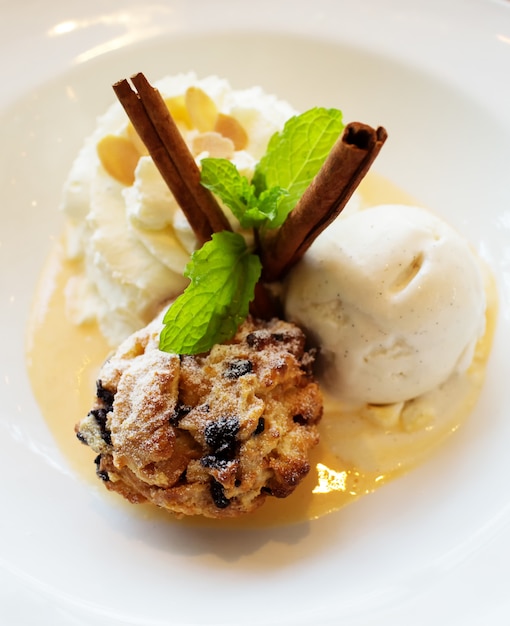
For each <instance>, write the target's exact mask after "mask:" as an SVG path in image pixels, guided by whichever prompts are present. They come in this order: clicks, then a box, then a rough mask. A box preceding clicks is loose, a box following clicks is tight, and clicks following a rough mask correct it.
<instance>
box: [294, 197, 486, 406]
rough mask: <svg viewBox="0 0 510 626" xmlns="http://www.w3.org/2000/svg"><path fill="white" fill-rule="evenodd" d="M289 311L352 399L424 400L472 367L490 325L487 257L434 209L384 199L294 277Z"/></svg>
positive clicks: (321, 240) (344, 396) (326, 377)
mask: <svg viewBox="0 0 510 626" xmlns="http://www.w3.org/2000/svg"><path fill="white" fill-rule="evenodd" d="M285 308H286V315H287V318H288V319H289V320H291V321H294V322H296V323H298V324H299V325H301V326H302V327H303V328H304V329H305V330H306V331H307V332H308V333H309V335H310V337H311V338H312V339H313V340H314V341H315V342H316V343H317V344H318V345H319V346H320V350H321V360H322V376H323V382H324V384H325V385H326V388H328V389H329V391H330V392H331V393H332V394H333V395H335V396H336V397H338V398H339V399H341V400H345V401H346V402H350V403H355V404H357V403H359V404H362V403H371V404H386V403H394V402H401V401H405V400H409V399H411V398H415V397H417V396H419V395H421V394H423V393H425V392H427V391H429V390H431V389H433V388H435V387H437V386H438V385H440V384H441V383H442V382H444V381H445V380H446V379H448V378H449V377H450V375H452V374H454V373H455V372H460V371H464V370H466V369H467V367H468V366H469V364H470V363H471V361H472V358H473V352H474V348H475V345H476V342H477V340H478V339H479V338H480V337H481V336H482V335H483V332H484V329H485V308H486V302H485V293H484V282H483V275H482V271H481V267H480V262H479V260H478V258H477V256H476V254H475V253H474V252H473V251H472V249H471V248H470V246H469V244H468V243H467V242H466V241H465V240H464V239H463V238H462V237H461V236H460V235H459V234H458V233H457V232H456V231H455V230H454V229H453V228H451V227H450V226H448V225H447V224H446V223H444V222H443V221H441V220H440V219H438V218H437V217H436V216H434V215H433V214H432V213H430V212H429V211H426V210H424V209H421V208H418V207H413V206H404V205H381V206H375V207H371V208H368V209H364V210H361V211H358V212H355V213H353V214H351V215H349V216H347V217H345V218H341V219H338V220H336V222H335V223H334V224H332V225H331V226H330V227H329V228H328V229H326V231H325V232H324V233H323V234H322V235H321V236H320V237H318V239H317V240H316V241H315V242H314V244H313V245H312V247H311V248H310V249H309V251H308V252H307V253H306V255H305V257H304V259H303V260H302V261H301V262H300V263H299V264H298V265H297V266H296V267H295V268H294V270H293V271H292V273H291V275H290V276H289V279H288V283H287V289H286V300H285Z"/></svg>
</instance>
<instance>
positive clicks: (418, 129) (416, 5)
mask: <svg viewBox="0 0 510 626" xmlns="http://www.w3.org/2000/svg"><path fill="white" fill-rule="evenodd" d="M28 8H29V9H30V10H27V9H28ZM2 15H3V19H2V21H1V22H0V35H1V36H0V53H1V56H2V58H3V59H4V63H3V64H2V67H1V69H0V76H1V78H2V84H3V89H2V90H1V92H0V117H1V122H2V133H3V140H2V143H1V145H0V155H1V157H0V159H1V160H0V163H1V168H0V180H1V189H2V203H1V205H0V224H1V228H0V267H1V273H0V302H1V305H0V327H1V329H2V343H1V346H2V350H1V353H0V468H1V469H0V476H1V481H2V513H1V520H2V529H3V532H2V534H1V538H0V621H1V623H4V624H9V626H19V625H22V624H29V623H37V624H39V625H41V626H46V625H48V626H49V625H50V624H51V625H52V626H64V625H66V626H68V625H69V624H87V625H89V626H106V625H108V626H111V625H112V624H123V625H127V624H140V625H143V626H156V625H157V626H160V625H163V624H174V625H182V626H184V625H191V624H193V625H206V624H207V625H214V624H216V625H217V624H222V625H228V624H236V625H240V624H241V625H253V626H254V625H262V624H265V625H269V624H272V625H275V626H276V625H290V624H292V625H294V626H296V625H311V624H320V625H327V624H338V623H346V624H349V625H350V626H358V625H363V626H368V625H372V624H373V625H376V624H377V626H384V625H386V624H388V625H389V624H391V625H392V626H400V625H404V624H409V623H412V624H413V625H414V626H420V625H428V624H431V623H434V622H438V623H453V624H463V626H470V625H472V626H474V625H478V624H481V623H488V624H491V625H497V624H508V621H509V619H510V601H509V599H508V593H507V586H508V580H509V579H510V493H509V491H508V489H507V477H508V476H509V475H510V455H509V454H508V446H509V443H510V421H509V420H508V414H509V412H510V400H509V396H508V393H507V389H506V386H507V385H508V374H509V372H508V369H509V368H508V358H507V349H508V345H510V315H509V310H510V308H509V299H510V244H509V242H510V209H509V207H510V186H509V185H508V167H509V164H510V81H508V63H509V55H510V3H509V2H508V1H507V0H499V1H498V0H468V1H466V0H449V1H448V2H443V0H429V2H427V3H424V2H421V1H420V0H363V1H359V0H334V1H333V0H315V1H314V2H306V1H304V0H302V1H299V0H297V1H296V0H281V1H280V2H274V1H272V0H258V1H257V2H256V3H255V2H252V3H247V2H245V3H239V2H235V1H234V0H216V2H214V3H212V2H207V1H206V0H196V1H195V2H193V3H191V2H185V1H184V0H169V1H168V2H165V3H161V2H160V3H143V4H141V3H137V2H134V0H126V1H125V2H123V3H122V6H120V4H119V3H118V2H116V1H115V0H89V2H87V3H83V4H78V3H68V2H64V1H63V0H48V1H47V2H45V3H36V2H31V3H29V6H27V3H15V2H11V1H10V0H4V1H3V2H2ZM187 70H195V71H196V72H197V73H198V74H199V75H202V76H204V75H207V74H211V73H216V74H218V75H220V76H224V77H226V78H228V79H229V80H230V82H231V83H232V85H234V86H235V87H238V88H241V87H247V86H250V85H253V84H261V85H262V86H263V87H264V88H265V90H266V91H269V92H274V93H277V94H278V95H279V96H280V97H282V98H285V99H288V100H289V101H290V102H291V103H292V104H293V105H294V106H295V107H296V108H301V109H305V108H307V107H310V106H314V105H317V104H321V105H325V106H335V107H339V108H342V109H343V110H344V114H345V117H346V118H347V119H348V120H352V119H360V120H363V121H365V122H367V123H370V124H373V125H378V124H382V125H384V126H385V127H386V128H387V129H388V131H389V134H390V139H389V140H388V142H387V145H386V146H385V148H384V151H383V153H381V156H380V157H379V159H378V161H377V164H376V169H377V170H378V171H379V172H380V173H382V174H383V175H385V176H386V177H388V178H389V179H390V180H392V181H393V182H394V183H396V184H397V185H399V186H400V187H401V188H403V189H404V190H405V191H407V192H409V193H410V194H412V195H413V196H414V197H416V198H417V199H418V200H419V201H420V202H421V203H424V204H426V205H428V206H430V207H431V208H434V209H435V210H436V211H437V212H439V213H440V214H441V215H443V216H444V217H445V218H446V219H447V220H448V221H450V222H451V223H452V224H454V225H455V226H456V227H457V228H458V229H459V230H460V231H461V232H462V233H464V234H465V235H466V236H467V237H468V238H469V239H470V240H471V241H472V242H473V243H474V245H475V246H476V248H477V250H478V251H479V253H480V254H481V256H482V257H483V258H484V259H485V260H486V261H487V262H488V263H489V264H490V266H491V267H492V269H493V271H494V273H495V276H496V280H497V283H498V290H499V297H500V313H499V322H498V328H497V332H496V340H495V346H494V350H493V354H492V358H491V361H490V365H489V369H488V373H487V382H486V385H485V387H484V391H483V394H482V396H481V398H480V401H479V403H478V405H477V407H476V410H475V411H474V412H473V414H472V415H471V417H470V419H469V420H468V422H467V424H466V425H465V426H464V427H463V428H462V429H461V430H460V431H459V432H458V433H456V435H455V437H453V438H452V439H451V440H450V441H449V442H448V443H447V445H446V446H445V447H443V448H442V449H441V450H440V451H439V452H438V453H437V454H436V455H435V456H434V458H432V459H430V460H429V461H428V462H427V463H426V464H425V465H423V466H421V467H420V468H418V469H417V470H415V471H414V472H412V473H411V474H409V475H407V476H405V477H404V478H402V479H400V480H398V481H396V482H393V483H391V484H389V485H387V486H385V487H383V488H381V489H380V490H379V491H378V492H377V493H375V494H372V495H370V496H367V497H365V498H363V499H362V500H360V501H359V502H357V503H355V504H353V505H351V506H349V507H347V508H345V509H343V510H341V511H340V512H338V513H335V514H331V515H329V516H327V517H324V518H321V519H319V520H315V521H312V522H308V523H302V524H295V525H290V526H286V527H276V528H265V529H261V528H259V529H251V530H249V529H243V530H232V529H231V530H227V529H225V528H222V527H221V525H220V524H218V525H216V526H214V525H205V526H196V525H194V526H190V525H186V524H181V523H171V522H169V521H168V520H166V519H165V518H164V517H162V516H146V515H145V514H144V513H140V512H139V510H137V509H136V508H135V507H128V506H125V505H123V504H119V502H118V499H117V498H115V497H112V496H111V494H107V493H106V492H103V490H102V488H101V486H100V485H95V484H91V483H89V482H87V481H85V480H84V479H83V478H82V477H81V476H79V475H77V474H76V473H75V472H74V471H73V469H72V467H71V464H70V462H69V459H68V458H67V457H66V456H65V455H64V454H63V453H62V452H61V451H60V450H59V448H58V447H57V444H56V443H55V441H54V440H53V438H52V436H51V433H50V432H49V430H48V428H47V426H46V424H45V422H44V419H43V417H42V416H41V414H40V412H39V409H38V407H37V404H36V403H35V400H34V398H33V396H32V393H31V389H30V385H29V381H28V378H27V373H26V356H25V332H26V323H27V318H28V314H29V311H30V306H31V301H32V298H33V293H34V289H35V286H36V283H37V280H38V276H39V272H40V268H41V265H42V263H43V262H44V259H45V258H46V256H47V255H48V253H49V250H50V249H51V246H52V244H53V242H54V241H55V239H56V238H58V236H59V233H60V230H61V228H62V219H61V216H60V215H59V213H58V210H57V207H58V203H59V193H60V188H61V185H62V183H63V181H64V178H65V175H66V173H67V171H68V169H69V166H70V164H71V162H72V160H73V158H74V156H75V154H76V152H77V150H78V148H79V146H80V144H81V142H82V140H83V138H84V136H85V135H86V134H88V133H89V132H90V131H91V130H92V129H93V127H94V122H95V117H96V115H98V114H100V113H101V112H102V111H103V110H104V108H105V107H106V105H107V104H109V103H110V102H111V101H112V100H113V93H112V92H111V91H110V85H111V83H113V82H114V81H115V80H117V79H119V78H122V77H124V76H129V75H130V74H133V73H135V72H137V71H143V72H145V73H146V74H147V76H148V77H149V78H150V79H152V80H155V79H157V78H159V77H160V76H162V75H164V74H172V73H176V72H179V71H187ZM69 349H70V350H72V349H73V346H69ZM51 359H52V355H51V354H48V361H51ZM54 384H55V385H59V381H58V380H55V381H54ZM78 418H79V416H74V415H70V416H69V428H70V431H72V425H73V424H74V422H75V421H76V420H77V419H78ZM70 435H71V436H72V433H71V432H70Z"/></svg>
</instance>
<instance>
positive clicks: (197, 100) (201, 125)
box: [185, 87, 218, 133]
mask: <svg viewBox="0 0 510 626" xmlns="http://www.w3.org/2000/svg"><path fill="white" fill-rule="evenodd" d="M185 102H186V109H187V110H188V113H189V116H190V119H191V124H192V125H193V126H194V127H195V128H196V129H197V130H199V131H200V132H201V133H206V132H207V131H210V130H213V129H214V125H215V124H216V118H217V117H218V109H217V108H216V105H215V104H214V102H213V100H212V99H211V98H210V97H209V96H208V95H207V94H206V93H205V91H202V89H200V87H188V89H187V90H186V95H185Z"/></svg>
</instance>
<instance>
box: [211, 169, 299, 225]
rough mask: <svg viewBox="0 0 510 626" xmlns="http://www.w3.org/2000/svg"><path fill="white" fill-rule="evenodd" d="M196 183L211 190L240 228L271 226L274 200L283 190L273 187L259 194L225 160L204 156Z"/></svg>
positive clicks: (275, 205) (275, 209)
mask: <svg viewBox="0 0 510 626" xmlns="http://www.w3.org/2000/svg"><path fill="white" fill-rule="evenodd" d="M201 165H202V171H201V176H200V182H201V183H202V185H203V186H204V187H206V188H207V189H209V190H210V191H212V192H213V193H215V194H216V195H217V196H218V197H219V198H220V200H221V201H222V202H223V203H224V204H225V205H226V206H228V208H229V209H230V210H231V211H232V213H233V214H234V215H235V216H236V217H237V219H238V220H239V223H240V224H241V226H242V227H243V228H263V227H269V228H270V227H271V226H273V225H274V222H275V220H276V218H277V215H278V201H279V199H280V197H281V196H282V195H285V194H286V193H287V192H286V191H285V189H282V188H281V187H278V186H275V187H272V188H271V189H266V190H264V191H263V192H262V193H261V194H260V196H257V195H256V193H255V187H254V186H253V185H252V184H251V183H250V181H249V180H248V179H247V178H246V176H242V175H241V174H240V173H239V171H238V169H237V168H236V166H235V165H234V164H233V163H232V162H231V161H228V160H227V159H214V158H206V159H202V161H201Z"/></svg>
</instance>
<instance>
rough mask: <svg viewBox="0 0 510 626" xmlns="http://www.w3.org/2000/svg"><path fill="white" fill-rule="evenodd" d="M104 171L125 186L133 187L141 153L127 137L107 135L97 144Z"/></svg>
mask: <svg viewBox="0 0 510 626" xmlns="http://www.w3.org/2000/svg"><path fill="white" fill-rule="evenodd" d="M97 154H98V156H99V159H100V161H101V164H102V165H103V167H104V169H105V170H106V171H107V172H108V174H110V176H112V177H113V178H115V180H118V181H119V182H120V183H122V184H123V185H128V186H129V185H132V184H133V182H134V180H135V169H136V165H137V163H138V160H139V158H140V153H139V152H138V150H137V149H136V147H135V145H134V144H133V142H132V141H130V140H129V139H128V138H127V137H119V136H117V135H106V136H105V137H103V138H102V139H101V140H100V141H99V142H98V144H97Z"/></svg>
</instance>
